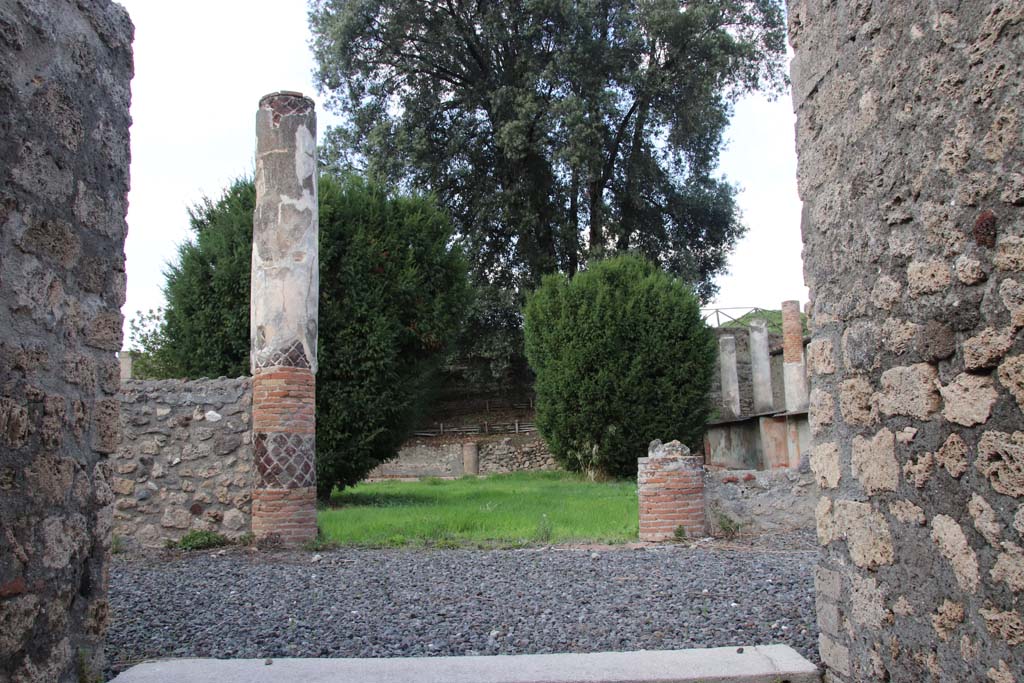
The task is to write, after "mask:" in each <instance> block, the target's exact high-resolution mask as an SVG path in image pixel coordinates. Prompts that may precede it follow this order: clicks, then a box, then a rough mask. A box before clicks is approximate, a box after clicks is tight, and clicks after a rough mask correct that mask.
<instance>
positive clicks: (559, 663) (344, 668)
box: [113, 645, 821, 683]
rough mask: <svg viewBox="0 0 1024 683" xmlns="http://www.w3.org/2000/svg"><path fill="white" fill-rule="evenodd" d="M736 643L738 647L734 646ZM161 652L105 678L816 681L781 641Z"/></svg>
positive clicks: (372, 682)
mask: <svg viewBox="0 0 1024 683" xmlns="http://www.w3.org/2000/svg"><path fill="white" fill-rule="evenodd" d="M739 650H742V652H740V651H739ZM266 662H267V660H263V659H165V660H158V661H153V662H145V663H143V664H139V665H137V666H134V667H132V668H131V669H128V670H127V671H125V672H123V673H122V674H120V675H119V676H117V677H116V678H114V681H113V683H157V682H158V681H159V682H164V681H175V683H272V682H273V683H289V682H291V681H294V682H295V683H328V682H330V683H335V682H343V681H350V682H352V683H356V682H358V683H820V681H821V677H820V674H819V672H818V669H817V667H815V666H814V665H813V664H811V663H810V662H809V661H807V660H806V659H804V658H803V657H801V656H800V655H799V654H798V653H797V652H796V651H795V650H793V649H792V648H791V647H789V646H788V645H761V646H756V647H744V648H736V647H717V648H707V649H690V650H641V651H638V652H597V653H588V654H554V655H498V656H488V657H405V658H395V659H274V660H272V663H271V664H267V663H266Z"/></svg>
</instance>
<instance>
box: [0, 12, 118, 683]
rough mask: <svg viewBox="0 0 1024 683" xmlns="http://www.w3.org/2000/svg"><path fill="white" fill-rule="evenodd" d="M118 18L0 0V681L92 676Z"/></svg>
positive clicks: (109, 409) (112, 261)
mask: <svg viewBox="0 0 1024 683" xmlns="http://www.w3.org/2000/svg"><path fill="white" fill-rule="evenodd" d="M131 41H132V25H131V22H130V21H129V20H128V16H127V14H125V12H124V10H122V9H121V8H120V7H119V6H117V5H115V4H113V3H112V2H109V1H107V0H78V1H77V2H71V1H70V0H52V1H50V2H45V3H38V2H36V3H27V2H14V1H13V0H0V378H2V380H0V680H4V681H61V682H67V681H79V680H93V678H94V677H95V676H97V675H98V674H99V672H101V671H102V670H103V669H102V655H103V648H102V640H103V634H104V632H105V630H106V624H107V618H108V604H107V562H108V560H107V557H108V551H109V547H110V541H111V517H110V514H111V507H110V504H111V503H112V502H113V497H112V494H111V491H110V486H109V483H108V480H109V472H108V469H107V467H106V456H107V455H108V454H109V453H112V452H113V451H114V450H115V449H116V448H117V434H118V402H117V390H118V374H119V372H118V363H117V358H116V357H115V355H114V352H115V351H117V350H118V349H119V348H120V347H121V314H120V312H119V309H120V308H121V305H122V304H123V303H124V293H125V273H124V249H123V246H124V237H125V230H126V226H125V220H124V217H125V211H126V209H127V200H126V197H127V193H128V155H129V147H128V126H129V124H130V121H131V120H130V118H129V116H128V103H129V99H130V94H129V81H130V79H131V75H132V52H131Z"/></svg>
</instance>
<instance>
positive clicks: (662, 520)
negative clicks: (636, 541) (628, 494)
mask: <svg viewBox="0 0 1024 683" xmlns="http://www.w3.org/2000/svg"><path fill="white" fill-rule="evenodd" d="M637 465H638V467H637V491H638V498H639V504H640V540H641V541H668V540H671V539H673V538H677V536H678V532H677V530H678V529H680V528H682V530H683V531H684V532H685V533H686V536H687V537H688V538H694V537H699V536H703V535H704V534H705V531H706V529H705V518H704V460H703V458H702V457H700V456H695V455H691V454H690V449H688V448H687V447H686V446H684V445H682V444H681V443H679V442H678V441H672V442H669V443H667V444H662V443H661V442H660V441H653V442H652V443H651V446H650V448H649V449H648V457H646V458H639V459H638V460H637Z"/></svg>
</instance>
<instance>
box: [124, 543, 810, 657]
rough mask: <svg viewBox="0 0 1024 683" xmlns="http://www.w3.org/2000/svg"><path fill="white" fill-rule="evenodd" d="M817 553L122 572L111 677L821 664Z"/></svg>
mask: <svg viewBox="0 0 1024 683" xmlns="http://www.w3.org/2000/svg"><path fill="white" fill-rule="evenodd" d="M814 548H815V545H814V542H813V537H812V535H808V534H807V533H804V532H797V533H791V534H786V535H779V536H767V537H759V538H757V539H748V540H739V541H733V542H730V543H725V542H718V541H716V542H698V543H696V544H694V545H691V546H681V545H660V546H648V547H626V548H623V547H569V548H561V547H554V548H534V549H525V550H404V549H386V550H369V549H343V550H334V551H327V552H322V553H320V554H319V558H316V556H315V555H314V554H313V553H310V552H256V551H251V550H248V549H231V550H228V551H226V552H223V553H217V552H211V551H204V552H194V553H188V554H184V553H169V552H163V553H158V554H151V555H138V556H134V557H126V556H118V557H117V558H116V559H115V561H114V563H113V566H112V569H111V577H110V601H111V609H112V618H111V624H110V630H109V633H108V636H107V650H106V652H107V662H108V666H110V669H109V670H108V672H107V673H108V675H111V674H114V673H117V672H118V671H121V670H123V669H125V668H127V667H128V666H131V665H132V664H134V663H137V662H139V661H141V660H143V659H147V658H154V657H240V658H241V657H261V658H262V657H400V656H412V657H416V656H428V655H475V654H481V655H492V654H527V653H546V652H598V651H610V650H637V649H651V650H654V649H658V650H664V649H676V648H686V647H714V646H724V645H754V644H769V643H787V644H789V645H791V646H792V647H794V648H795V649H796V650H798V651H799V652H800V653H801V654H803V655H804V656H805V657H807V658H809V659H811V661H814V662H817V661H818V657H817V652H816V646H815V643H816V640H817V627H816V626H815V617H814V587H813V580H812V574H811V568H812V566H813V564H814V561H815V559H816V556H817V555H816V553H817V551H816V550H814Z"/></svg>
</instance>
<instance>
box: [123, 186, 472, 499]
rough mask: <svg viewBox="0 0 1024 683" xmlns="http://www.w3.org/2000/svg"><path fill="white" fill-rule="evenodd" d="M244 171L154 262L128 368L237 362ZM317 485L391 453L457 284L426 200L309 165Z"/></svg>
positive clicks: (251, 190) (442, 225)
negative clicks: (315, 265) (315, 269)
mask: <svg viewBox="0 0 1024 683" xmlns="http://www.w3.org/2000/svg"><path fill="white" fill-rule="evenodd" d="M255 200H256V191H255V187H254V184H253V181H252V180H245V179H243V180H238V181H236V182H234V183H233V184H232V185H231V187H229V188H228V189H227V190H226V191H225V193H224V195H223V196H222V197H221V198H220V199H219V200H217V201H216V202H214V201H211V200H204V201H203V202H202V203H201V204H199V205H197V206H196V207H194V208H193V209H192V210H191V212H190V216H191V224H192V231H193V233H194V238H193V239H192V240H190V241H188V242H186V243H185V244H183V245H182V246H181V248H180V249H179V254H178V261H177V263H176V264H173V265H171V266H169V268H168V271H167V273H166V276H167V284H166V286H165V288H164V292H165V294H166V295H167V307H166V309H165V310H164V311H163V312H162V313H161V312H159V311H153V312H151V313H149V314H147V315H141V316H139V317H138V318H137V319H136V320H135V321H133V325H132V345H133V347H134V348H135V349H136V350H137V351H138V355H137V356H136V368H140V376H145V377H149V378H153V379H160V378H168V377H170V378H183V377H188V378H197V377H217V376H219V375H228V376H238V375H247V374H249V270H250V267H251V260H252V214H253V208H254V206H255ZM319 204H320V301H319V321H318V322H319V343H318V360H319V369H318V373H317V387H316V419H317V435H316V451H317V493H318V495H319V496H320V498H321V499H326V498H328V497H329V496H330V492H331V490H332V489H333V488H334V487H335V486H338V487H342V488H343V487H345V486H349V485H351V484H354V483H356V482H358V481H359V480H360V479H362V478H363V477H364V476H365V475H366V473H367V472H369V471H370V470H371V469H373V468H374V467H376V466H377V465H379V464H380V463H381V462H384V461H385V460H387V459H389V458H391V457H393V456H394V455H395V454H396V453H397V452H398V447H399V446H400V445H401V443H402V442H403V441H404V440H405V439H406V438H407V437H408V436H409V435H410V434H411V433H412V430H413V429H414V428H415V425H416V422H417V421H418V420H419V418H420V416H421V415H422V413H423V412H424V409H425V406H426V405H427V403H428V402H429V400H430V398H431V396H432V393H433V392H434V391H435V390H436V380H437V376H438V368H439V366H440V365H441V364H442V362H443V361H444V359H445V356H446V354H447V352H448V350H449V346H450V344H451V343H452V341H453V340H454V339H455V337H456V336H457V334H458V331H459V328H460V324H461V322H462V320H463V318H464V316H465V314H466V310H467V308H468V306H469V301H470V298H471V294H470V289H469V284H468V281H467V278H466V268H467V266H466V263H465V260H464V258H463V256H462V253H461V252H460V251H459V250H458V249H457V248H454V247H453V246H452V227H451V222H450V221H449V219H448V217H447V216H446V215H445V214H444V213H443V212H442V211H441V210H440V209H438V208H437V205H436V204H435V203H434V202H433V200H431V199H429V198H427V197H423V196H401V195H396V194H395V193H392V192H389V191H388V190H386V189H385V188H383V187H381V186H378V185H375V184H373V183H369V182H367V181H364V180H361V179H359V178H357V177H354V176H347V177H344V178H340V179H339V178H334V177H331V176H321V178H320V183H319Z"/></svg>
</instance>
